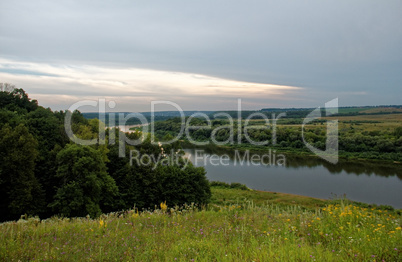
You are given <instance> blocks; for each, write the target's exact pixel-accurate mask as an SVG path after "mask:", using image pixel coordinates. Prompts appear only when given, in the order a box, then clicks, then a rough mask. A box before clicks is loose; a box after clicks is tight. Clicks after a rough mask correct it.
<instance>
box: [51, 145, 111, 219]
mask: <svg viewBox="0 0 402 262" xmlns="http://www.w3.org/2000/svg"><path fill="white" fill-rule="evenodd" d="M57 163H58V169H57V177H58V178H59V179H60V183H59V187H58V189H57V193H56V195H55V198H54V202H53V203H51V204H50V207H52V208H53V209H54V211H55V212H56V213H59V214H61V215H64V216H86V215H90V216H92V217H95V216H98V215H100V214H101V212H109V211H111V210H113V208H114V206H115V205H116V203H115V200H114V198H116V197H118V188H117V186H116V184H115V181H114V180H113V178H112V177H110V176H109V175H108V174H107V172H106V166H105V163H104V161H103V159H102V154H101V153H100V152H99V151H97V150H95V149H94V148H91V147H89V146H80V145H76V144H68V145H67V146H66V147H65V148H64V149H63V150H61V151H60V152H59V153H58V154H57Z"/></svg>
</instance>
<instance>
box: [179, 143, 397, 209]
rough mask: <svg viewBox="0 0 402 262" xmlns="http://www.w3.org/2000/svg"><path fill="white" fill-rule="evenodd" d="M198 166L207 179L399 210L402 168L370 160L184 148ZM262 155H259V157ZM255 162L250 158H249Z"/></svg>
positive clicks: (257, 188) (272, 152) (273, 152)
mask: <svg viewBox="0 0 402 262" xmlns="http://www.w3.org/2000/svg"><path fill="white" fill-rule="evenodd" d="M184 152H185V154H186V156H187V157H188V158H189V159H190V160H191V161H192V162H193V164H194V165H196V166H204V167H205V169H206V171H207V177H208V179H209V180H210V181H223V182H227V183H232V182H239V183H242V184H245V185H247V186H248V187H249V188H252V189H256V190H265V191H272V192H281V193H290V194H297V195H305V196H311V197H317V198H322V199H329V198H334V197H336V196H337V197H341V196H343V195H345V196H346V197H347V198H348V199H351V200H354V201H360V202H365V203H374V204H379V205H390V206H393V207H395V208H402V166H401V165H399V166H398V165H393V164H380V163H373V162H370V161H361V162H350V161H349V162H348V161H340V162H339V163H338V164H336V165H333V164H330V163H328V162H326V161H324V160H322V159H319V158H315V157H300V156H291V155H280V154H278V153H276V152H275V151H271V152H266V153H258V155H255V154H253V153H249V154H247V153H244V152H237V153H236V152H235V151H233V150H224V149H218V148H215V149H194V148H192V149H190V148H187V149H184ZM259 158H260V159H259ZM253 160H254V161H253Z"/></svg>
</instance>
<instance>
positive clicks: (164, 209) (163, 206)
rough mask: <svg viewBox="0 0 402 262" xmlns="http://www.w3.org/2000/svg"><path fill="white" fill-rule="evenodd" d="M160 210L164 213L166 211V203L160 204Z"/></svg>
mask: <svg viewBox="0 0 402 262" xmlns="http://www.w3.org/2000/svg"><path fill="white" fill-rule="evenodd" d="M161 209H162V211H163V212H165V211H166V210H167V205H166V201H165V202H162V203H161Z"/></svg>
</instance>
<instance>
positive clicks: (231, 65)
mask: <svg viewBox="0 0 402 262" xmlns="http://www.w3.org/2000/svg"><path fill="white" fill-rule="evenodd" d="M0 10H1V11H0V32H1V38H0V56H2V57H6V58H12V59H18V60H23V61H26V60H30V61H40V62H47V63H55V64H57V63H86V64H97V65H112V66H116V67H139V68H150V69H159V70H170V71H180V72H189V73H198V74H206V75H211V76H217V77H223V78H228V79H236V80H242V81H252V82H261V83H272V84H281V85H293V86H301V87H308V88H310V89H309V90H311V93H314V92H315V95H314V96H316V97H317V99H320V98H321V99H324V98H326V97H327V96H329V95H330V94H331V95H336V94H339V95H342V93H341V92H345V91H349V90H353V91H356V92H359V91H369V92H368V93H369V94H370V95H368V96H367V97H365V98H364V99H363V98H362V100H361V101H363V102H364V103H367V104H379V103H384V102H387V101H388V103H390V104H398V103H400V102H399V99H397V98H398V97H399V98H400V97H402V88H401V84H400V83H401V82H402V81H401V80H402V74H401V73H400V72H402V49H401V46H402V18H401V15H400V14H401V13H402V3H401V2H400V1H392V0H389V1H366V0H364V1H318V0H317V1H297V2H296V1H252V2H250V1H229V0H226V1H184V0H183V1H176V0H174V1H97V2H94V1H18V0H17V1H8V2H4V1H2V2H1V3H0ZM161 88H162V89H163V87H161ZM95 91H96V90H94V91H92V90H91V91H88V92H90V93H93V92H95ZM309 95H311V94H309ZM309 95H306V97H308V96H309ZM306 99H307V98H306ZM353 99H354V100H353ZM353 99H352V98H348V97H345V99H344V100H343V101H342V100H340V103H347V104H348V105H352V104H357V103H359V101H356V98H353ZM306 101H307V100H306ZM256 102H257V100H256ZM295 103H300V104H301V103H304V102H297V101H295ZM291 105H292V104H291V102H289V104H287V105H286V106H291Z"/></svg>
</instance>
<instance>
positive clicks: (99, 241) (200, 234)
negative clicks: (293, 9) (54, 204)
mask: <svg viewBox="0 0 402 262" xmlns="http://www.w3.org/2000/svg"><path fill="white" fill-rule="evenodd" d="M212 191H213V199H212V203H211V205H210V207H208V208H206V209H203V210H201V211H196V210H195V209H194V208H192V207H191V206H188V207H186V208H184V209H183V210H181V211H179V210H171V209H170V207H168V208H167V210H164V211H163V210H160V209H159V210H156V211H152V212H151V211H149V212H148V211H147V212H141V213H139V214H138V213H136V212H134V211H129V212H126V213H124V214H109V215H104V216H102V217H100V218H98V219H89V218H77V219H71V220H70V219H58V218H52V219H50V220H46V221H42V222H39V221H38V220H35V219H30V220H28V221H26V220H24V221H19V222H10V223H3V224H0V232H1V234H0V260H1V261H19V260H22V261H28V260H32V261H50V260H58V261H74V260H88V261H314V260H315V261H374V260H375V261H381V260H382V259H383V260H385V261H398V260H399V261H401V260H402V252H401V251H402V233H401V223H402V219H401V215H400V212H399V213H398V212H395V211H385V210H377V209H375V208H374V209H370V208H363V207H358V206H351V205H348V204H346V203H344V202H339V203H338V204H333V203H331V202H328V201H324V200H319V199H312V198H308V197H298V196H293V197H292V196H291V195H287V194H279V193H277V194H275V193H267V192H260V191H244V190H243V191H242V190H238V189H223V188H213V190H212ZM267 201H268V202H267ZM293 201H294V203H293ZM167 204H169V203H167ZM296 204H297V205H296Z"/></svg>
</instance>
